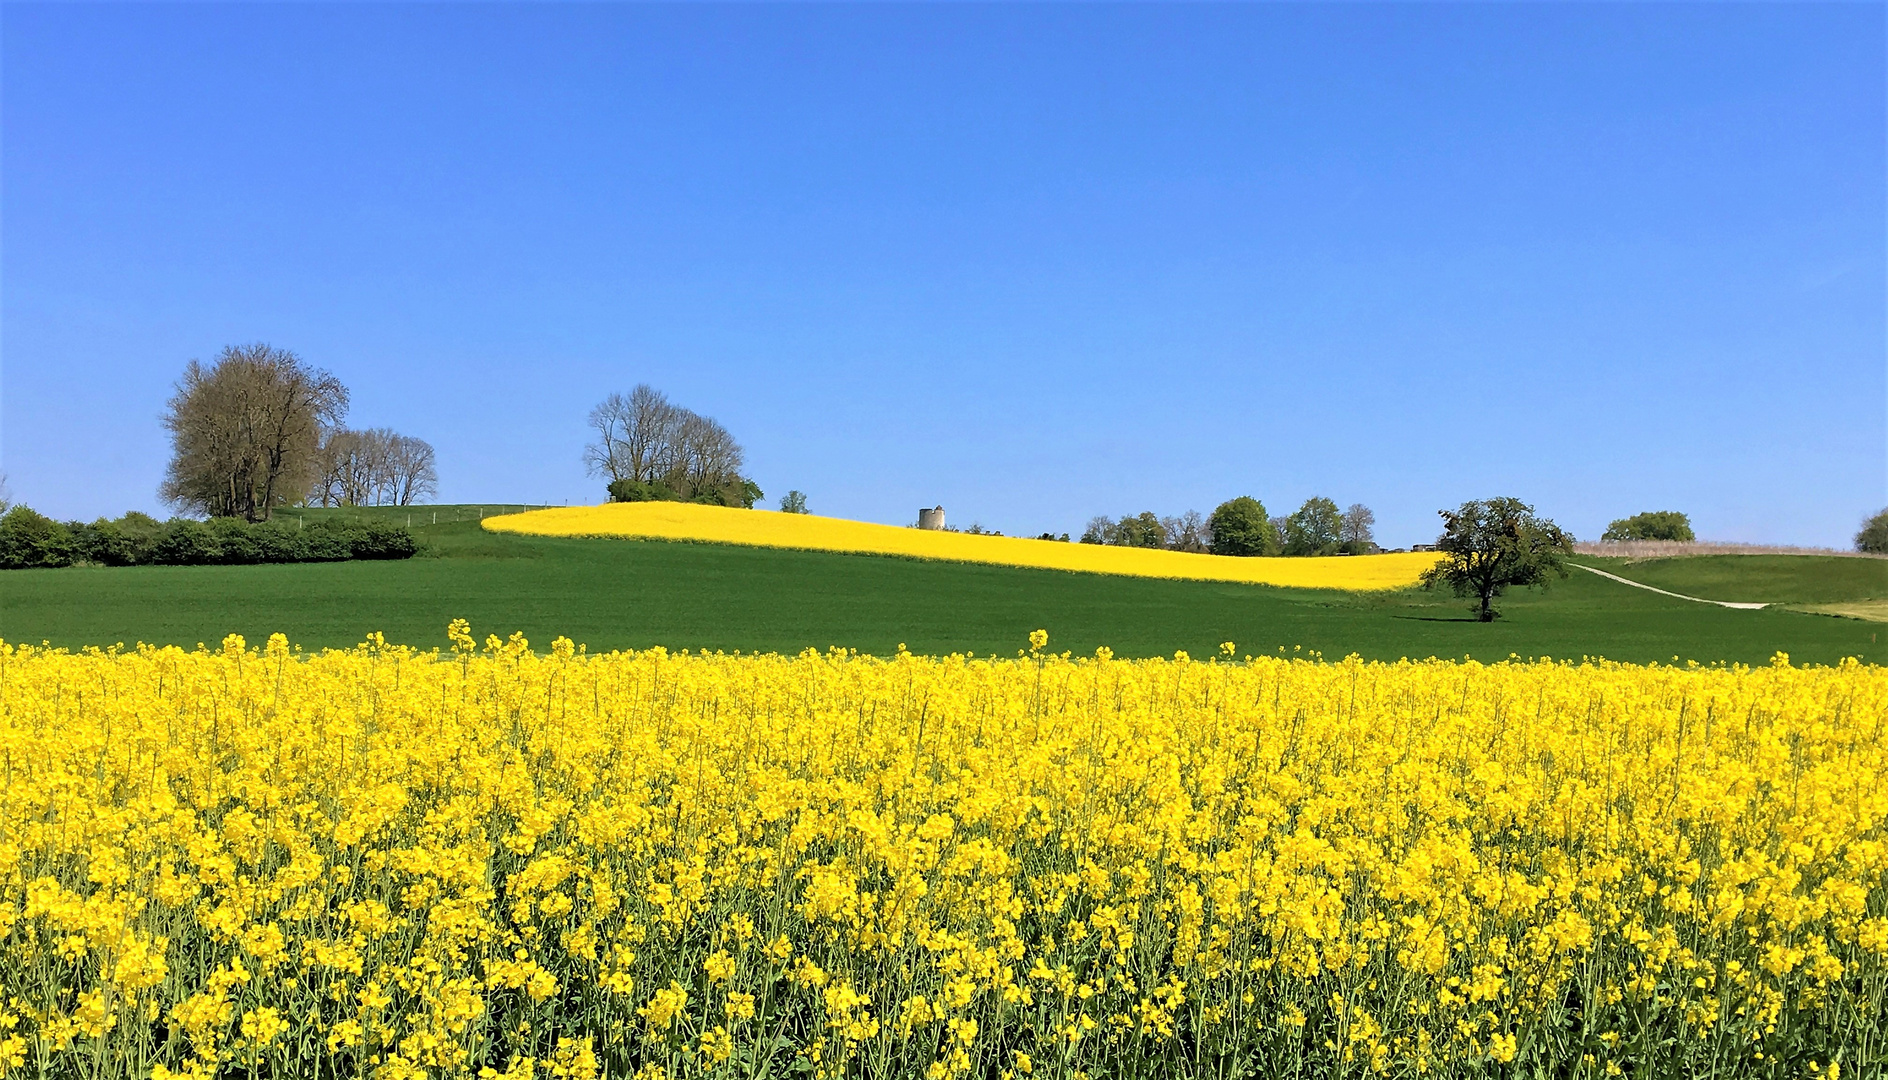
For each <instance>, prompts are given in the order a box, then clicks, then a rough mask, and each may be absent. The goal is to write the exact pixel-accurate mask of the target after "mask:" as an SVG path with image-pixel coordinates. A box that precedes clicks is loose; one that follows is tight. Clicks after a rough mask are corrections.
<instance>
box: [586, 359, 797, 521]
mask: <svg viewBox="0 0 1888 1080" xmlns="http://www.w3.org/2000/svg"><path fill="white" fill-rule="evenodd" d="M590 429H591V430H592V431H593V432H595V433H596V440H595V441H594V442H592V443H590V444H589V445H588V446H586V447H584V465H585V467H586V468H587V469H588V470H589V471H590V475H592V476H596V477H600V478H602V479H603V480H604V481H606V483H607V486H608V491H609V494H610V498H611V499H612V500H614V501H616V502H646V501H669V502H694V503H708V504H712V505H716V506H740V507H746V508H748V509H752V508H753V506H754V503H755V502H756V501H757V500H759V499H760V498H761V497H762V496H763V492H762V491H761V489H760V487H759V485H757V484H755V483H754V481H752V480H750V479H748V478H747V477H745V476H743V475H742V474H741V470H742V469H743V467H744V466H745V465H746V455H745V453H744V452H743V451H742V449H741V444H740V443H738V442H735V441H734V436H733V435H732V434H730V433H729V431H728V429H727V428H725V427H722V426H721V424H720V423H718V422H717V421H715V420H714V419H712V418H710V417H706V416H703V415H701V414H700V413H697V412H695V411H693V410H691V409H685V408H683V407H681V406H679V405H676V404H674V403H673V402H671V401H669V399H668V398H667V397H666V396H664V395H663V394H662V392H661V391H659V390H657V389H655V388H654V387H652V386H650V385H649V384H647V383H644V384H642V385H639V386H637V387H636V388H635V389H634V390H631V391H630V392H629V393H628V394H627V395H624V394H611V395H610V396H609V397H606V398H604V399H603V400H602V402H600V403H599V404H598V405H597V407H596V408H594V409H591V410H590ZM801 505H804V503H802V504H801ZM802 512H803V511H802Z"/></svg>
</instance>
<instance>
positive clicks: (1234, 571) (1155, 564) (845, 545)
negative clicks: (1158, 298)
mask: <svg viewBox="0 0 1888 1080" xmlns="http://www.w3.org/2000/svg"><path fill="white" fill-rule="evenodd" d="M483 524H484V526H485V528H487V529H490V530H492V531H494V532H510V533H520V534H525V535H532V536H627V537H640V538H645V539H657V540H705V541H711V542H714V543H721V544H747V545H752V546H756V547H774V548H801V549H804V550H809V551H840V552H850V553H855V554H871V555H903V556H907V557H910V558H919V559H946V560H950V561H954V562H969V563H991V564H996V565H1001V566H1026V567H1034V568H1037V569H1044V570H1078V571H1085V572H1089V573H1097V574H1125V575H1129V576H1132V577H1153V578H1176V579H1189V580H1195V581H1231V582H1243V583H1246V584H1252V585H1283V586H1288V587H1296V588H1305V589H1355V590H1370V589H1399V588H1404V587H1406V586H1409V585H1413V584H1415V582H1416V579H1417V578H1418V577H1420V576H1421V575H1422V572H1423V571H1424V570H1427V569H1428V568H1429V567H1431V566H1433V565H1435V562H1436V558H1437V556H1436V555H1434V554H1425V553H1420V552H1413V553H1412V552H1404V553H1401V554H1395V555H1355V556H1345V557H1341V558H1339V557H1333V558H1322V559H1285V558H1275V559H1264V558H1257V559H1245V558H1232V557H1230V556H1224V555H1195V554H1190V553H1187V552H1182V551H1165V550H1158V549H1153V548H1130V547H1115V546H1112V545H1105V544H1071V543H1067V542H1064V541H1058V540H1028V539H1023V538H1021V537H1014V536H985V535H980V534H971V533H956V532H942V531H938V530H931V529H916V528H911V529H907V528H899V527H897V526H895V525H874V524H871V523H869V522H864V521H847V520H845V519H844V518H829V517H816V516H814V515H812V514H780V513H774V512H772V511H767V510H740V509H732V508H729V507H724V506H700V505H696V504H693V503H677V502H632V503H604V504H603V505H601V506H570V507H554V508H552V509H548V510H533V511H530V512H528V513H522V514H506V515H503V516H500V517H489V518H486V519H485V520H484V522H483Z"/></svg>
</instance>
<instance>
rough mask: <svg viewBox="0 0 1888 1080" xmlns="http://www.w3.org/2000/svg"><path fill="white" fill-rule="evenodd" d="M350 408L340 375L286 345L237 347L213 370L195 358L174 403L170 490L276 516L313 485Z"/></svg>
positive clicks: (194, 503)
mask: <svg viewBox="0 0 1888 1080" xmlns="http://www.w3.org/2000/svg"><path fill="white" fill-rule="evenodd" d="M347 405H348V393H347V388H346V387H345V386H342V385H341V382H340V380H339V379H336V378H335V377H334V376H332V375H330V374H328V373H327V372H325V371H320V370H317V369H315V368H311V367H309V366H308V365H307V364H306V363H304V362H303V361H302V359H301V358H300V357H298V356H296V355H295V354H294V353H292V352H289V351H287V350H285V349H276V348H272V347H271V346H268V345H264V344H260V343H258V344H254V345H241V346H229V347H226V348H225V349H224V350H223V351H222V353H221V354H219V355H218V356H217V358H216V362H215V363H214V364H211V365H210V366H208V367H206V366H204V365H203V364H201V363H199V362H198V361H195V360H192V361H190V364H189V366H188V367H186V368H185V369H184V374H183V378H182V379H180V380H178V383H177V390H176V393H175V394H174V395H172V397H171V399H170V402H169V403H168V405H167V407H166V412H165V416H164V427H165V428H166V429H168V430H169V431H170V435H171V460H170V465H169V468H168V470H167V471H166V473H165V477H164V483H163V486H162V488H161V489H160V493H161V494H162V496H163V498H164V500H165V501H166V502H168V503H170V504H171V505H173V506H176V507H179V508H181V509H184V510H188V511H193V512H196V513H200V514H205V515H208V516H214V517H244V518H248V519H249V520H251V521H264V520H267V519H268V517H269V515H270V514H271V512H273V511H274V510H275V509H276V508H277V507H279V506H283V505H286V504H288V503H291V502H294V501H297V500H299V499H301V498H302V497H303V496H304V494H305V493H306V492H308V490H309V489H310V487H311V486H312V485H313V483H314V481H315V479H316V476H317V474H318V470H319V453H320V448H321V441H322V438H323V436H324V434H325V433H326V432H327V431H329V430H330V429H331V428H332V427H333V426H334V425H336V424H338V423H339V422H340V420H341V417H342V415H344V414H345V413H346V412H347Z"/></svg>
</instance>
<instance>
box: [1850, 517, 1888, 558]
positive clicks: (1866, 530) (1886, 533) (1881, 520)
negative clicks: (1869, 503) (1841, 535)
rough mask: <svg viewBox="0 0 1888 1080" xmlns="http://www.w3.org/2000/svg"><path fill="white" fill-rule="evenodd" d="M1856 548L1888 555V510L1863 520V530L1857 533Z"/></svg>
mask: <svg viewBox="0 0 1888 1080" xmlns="http://www.w3.org/2000/svg"><path fill="white" fill-rule="evenodd" d="M1855 550H1857V551H1867V552H1871V553H1873V554H1876V555H1888V510H1883V511H1882V512H1881V513H1879V514H1876V515H1875V516H1874V517H1872V518H1869V519H1868V520H1867V521H1864V522H1862V531H1861V532H1858V533H1856V534H1855Z"/></svg>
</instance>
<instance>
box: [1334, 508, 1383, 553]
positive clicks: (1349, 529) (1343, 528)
mask: <svg viewBox="0 0 1888 1080" xmlns="http://www.w3.org/2000/svg"><path fill="white" fill-rule="evenodd" d="M1376 524H1377V515H1375V514H1373V513H1371V512H1370V508H1369V507H1368V506H1365V505H1364V504H1363V503H1351V504H1350V508H1349V509H1347V510H1345V511H1344V517H1343V520H1342V521H1340V522H1339V523H1338V526H1337V540H1338V545H1339V546H1340V547H1341V548H1342V549H1343V550H1345V551H1347V552H1349V553H1351V554H1352V555H1367V554H1369V553H1370V552H1372V551H1375V550H1376V549H1377V538H1376V535H1375V531H1374V530H1375V527H1376Z"/></svg>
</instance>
